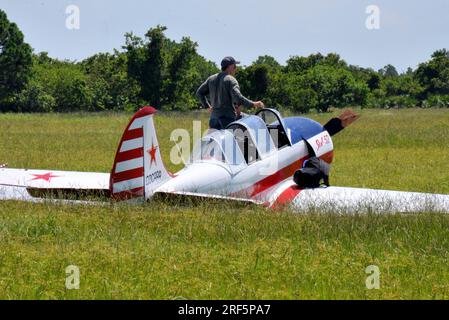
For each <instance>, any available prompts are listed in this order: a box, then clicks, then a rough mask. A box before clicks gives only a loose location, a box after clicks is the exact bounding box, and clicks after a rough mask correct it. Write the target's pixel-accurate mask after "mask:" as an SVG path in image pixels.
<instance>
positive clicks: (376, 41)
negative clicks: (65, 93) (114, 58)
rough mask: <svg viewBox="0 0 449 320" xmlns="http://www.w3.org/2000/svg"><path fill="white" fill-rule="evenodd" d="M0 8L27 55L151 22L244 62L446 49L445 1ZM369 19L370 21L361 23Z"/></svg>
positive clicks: (209, 53) (366, 61)
mask: <svg viewBox="0 0 449 320" xmlns="http://www.w3.org/2000/svg"><path fill="white" fill-rule="evenodd" d="M70 5H75V6H76V7H77V8H79V29H76V28H75V29H73V28H72V29H69V28H67V21H66V20H67V19H69V22H70V21H72V22H73V21H74V20H73V19H72V20H71V19H70V18H73V11H71V12H69V13H66V9H67V7H68V6H70ZM370 5H374V6H376V7H377V8H378V10H379V11H378V15H377V16H375V17H374V16H373V11H369V12H368V13H367V7H368V6H370ZM0 9H2V10H3V11H5V12H6V14H7V15H8V18H9V20H10V21H13V22H15V23H17V25H18V26H19V28H20V29H21V30H22V32H23V33H24V35H25V41H26V42H28V43H29V44H30V45H31V46H32V47H33V48H34V49H35V52H41V51H46V52H48V53H49V55H50V56H51V57H54V58H59V59H69V60H82V59H84V58H87V57H89V56H91V55H93V54H95V53H98V52H112V51H113V49H114V48H116V49H120V48H121V46H122V45H123V44H124V34H125V33H126V32H130V31H132V32H133V33H134V34H136V35H138V36H141V37H143V36H144V34H145V32H146V31H147V30H148V29H149V28H151V27H154V26H156V25H158V24H161V25H165V26H166V27H167V28H168V29H167V31H166V35H167V36H168V37H169V38H171V39H173V40H176V41H179V40H180V39H181V38H182V37H183V36H189V37H190V38H191V39H192V40H194V41H196V42H197V43H198V52H199V53H200V54H201V55H203V56H204V57H206V58H207V59H209V60H212V61H214V62H216V63H217V64H219V62H220V61H221V59H222V58H223V57H224V56H228V55H231V56H234V57H235V58H236V59H238V60H240V61H241V62H242V64H244V65H249V64H251V63H252V62H253V61H254V60H256V59H257V57H258V56H260V55H271V56H273V57H275V58H276V60H278V61H279V62H280V63H281V64H285V62H286V60H287V59H288V58H289V57H290V56H293V55H301V56H307V55H309V54H312V53H317V52H321V53H323V54H327V53H330V52H336V53H338V54H340V56H341V57H342V58H343V59H345V60H346V61H347V62H348V63H350V64H354V65H359V66H361V67H370V68H373V69H376V70H377V69H380V68H381V67H383V66H385V65H387V64H392V65H394V66H395V67H396V68H397V69H398V71H400V72H401V71H405V70H406V69H407V68H408V67H412V68H415V67H416V66H417V65H418V64H419V63H420V62H424V61H426V60H428V59H429V58H430V55H431V54H432V52H434V51H435V50H437V49H442V48H448V49H449V1H447V0H432V1H417V0H370V1H366V0H314V1H311V0H309V1H303V0H221V1H218V0H177V1H175V0H163V1H161V0H126V1H111V0H0ZM373 17H374V18H377V17H378V20H376V21H378V22H379V24H378V28H374V29H373V28H371V29H370V28H367V20H368V24H369V25H371V26H373V24H372V23H371V24H370V21H371V22H372V21H374V20H372V18H373ZM72 25H73V24H72Z"/></svg>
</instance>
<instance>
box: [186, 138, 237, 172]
mask: <svg viewBox="0 0 449 320" xmlns="http://www.w3.org/2000/svg"><path fill="white" fill-rule="evenodd" d="M208 160H209V161H210V160H215V161H220V162H225V163H228V164H231V165H241V164H242V163H244V158H243V155H242V153H241V151H240V148H239V146H238V145H237V142H236V141H235V139H234V136H233V135H232V133H230V132H229V131H227V130H220V131H216V132H214V133H211V134H210V135H207V136H205V137H203V138H202V139H201V143H198V144H197V145H196V146H195V147H194V151H193V153H192V157H191V159H190V163H193V162H196V161H208Z"/></svg>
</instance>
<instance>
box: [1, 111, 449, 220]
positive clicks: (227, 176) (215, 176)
mask: <svg viewBox="0 0 449 320" xmlns="http://www.w3.org/2000/svg"><path fill="white" fill-rule="evenodd" d="M155 113H156V110H155V109H154V108H152V107H144V108H142V109H140V110H139V111H137V113H136V114H135V115H134V116H133V118H132V119H131V121H130V123H129V124H128V126H127V127H126V129H125V131H124V133H123V136H122V138H121V141H120V143H119V146H118V149H117V153H116V156H115V160H114V164H113V167H112V171H111V173H110V174H108V173H91V172H67V171H53V170H28V169H10V168H0V199H1V200H8V199H14V200H26V201H43V200H44V199H45V197H46V196H48V195H49V194H50V195H52V194H54V193H55V192H60V193H61V194H63V195H67V199H68V200H70V201H72V200H71V199H73V196H74V195H75V196H76V198H77V199H82V196H83V195H86V194H90V193H102V194H106V195H107V196H109V197H110V198H112V199H114V200H117V201H124V200H126V201H130V200H133V201H135V200H138V199H142V200H150V199H152V198H153V197H155V196H161V197H163V198H165V197H167V198H170V197H181V198H192V199H201V198H215V199H219V200H221V199H222V200H225V201H242V202H250V203H255V204H260V205H263V206H266V207H270V208H279V207H281V206H285V205H289V206H291V207H292V208H294V209H297V210H299V211H307V210H310V209H311V208H321V207H325V208H328V209H330V210H332V211H336V212H338V211H340V210H342V211H341V212H367V211H374V212H418V211H424V210H427V211H429V210H430V211H440V212H449V195H437V194H426V193H415V192H400V191H387V190H373V189H360V188H347V187H333V186H332V187H319V188H310V189H308V188H307V189H301V188H299V187H298V186H297V184H296V183H295V182H294V181H293V174H294V173H295V171H296V170H298V169H300V168H301V167H302V166H303V163H304V162H305V161H306V160H307V159H309V158H310V157H312V156H315V157H318V158H320V159H322V160H324V161H326V162H327V163H329V164H330V163H331V162H332V160H333V143H332V138H331V134H330V133H329V132H328V131H327V130H326V128H325V127H323V126H322V125H321V124H319V123H318V122H315V121H313V120H311V119H307V118H303V117H289V118H285V119H284V118H282V116H281V115H280V113H279V112H278V111H276V110H274V109H268V108H265V109H261V110H259V111H258V112H257V113H256V114H255V115H248V116H245V117H243V118H241V119H240V120H237V121H235V122H233V123H231V124H230V125H229V126H228V127H227V129H226V130H219V131H214V132H209V133H208V134H206V135H205V136H203V138H201V141H200V142H199V143H197V145H196V147H195V148H194V150H193V152H192V155H191V157H190V161H188V163H187V164H186V166H185V168H184V169H182V170H181V171H179V172H177V173H176V174H172V173H170V172H168V171H167V170H166V169H165V166H164V164H163V162H162V158H161V153H160V149H159V143H158V139H157V137H156V130H155V127H154V121H153V117H154V115H155ZM361 165H362V164H361Z"/></svg>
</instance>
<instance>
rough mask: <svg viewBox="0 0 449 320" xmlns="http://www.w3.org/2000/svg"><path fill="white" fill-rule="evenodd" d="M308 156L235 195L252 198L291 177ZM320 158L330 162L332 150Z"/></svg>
mask: <svg viewBox="0 0 449 320" xmlns="http://www.w3.org/2000/svg"><path fill="white" fill-rule="evenodd" d="M309 158H310V157H309V155H307V156H305V157H303V158H301V159H298V160H296V161H294V162H292V163H291V164H289V165H287V166H285V167H284V168H282V169H280V170H279V171H277V172H276V173H274V174H272V175H270V176H268V177H266V178H263V179H262V180H259V181H257V182H256V183H255V184H253V185H252V186H250V187H248V188H246V189H244V190H241V191H238V192H237V193H236V195H244V196H249V197H252V198H253V197H255V196H257V195H258V194H260V193H261V192H263V191H265V190H267V189H269V188H271V187H273V186H274V185H276V184H278V183H280V182H282V181H284V180H285V179H288V178H291V177H292V176H293V174H294V173H295V171H296V170H299V169H301V168H302V165H303V163H304V161H306V160H307V159H309ZM320 158H321V159H323V160H324V161H326V162H328V161H329V162H328V163H330V162H332V159H333V151H332V150H331V151H329V152H327V153H325V154H323V155H321V156H320Z"/></svg>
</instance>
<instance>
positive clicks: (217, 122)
mask: <svg viewBox="0 0 449 320" xmlns="http://www.w3.org/2000/svg"><path fill="white" fill-rule="evenodd" d="M234 121H235V117H220V118H218V119H216V118H211V119H210V120H209V128H210V129H215V130H223V129H225V128H226V127H227V126H228V124H230V123H231V122H234Z"/></svg>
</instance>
